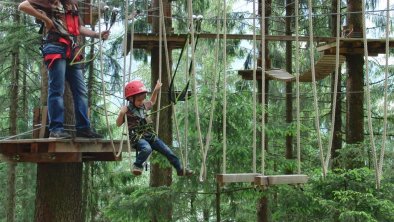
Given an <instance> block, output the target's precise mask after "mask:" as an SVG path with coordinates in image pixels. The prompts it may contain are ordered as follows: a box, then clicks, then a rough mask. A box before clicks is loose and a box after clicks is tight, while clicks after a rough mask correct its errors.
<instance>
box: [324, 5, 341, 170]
mask: <svg viewBox="0 0 394 222" xmlns="http://www.w3.org/2000/svg"><path fill="white" fill-rule="evenodd" d="M336 10H337V12H339V10H341V2H340V1H338V2H337V9H336ZM340 21H341V17H340V14H339V13H337V21H336V26H337V30H336V49H335V50H336V53H335V77H334V78H335V79H334V95H333V101H332V113H331V133H330V139H329V140H328V149H327V154H326V159H325V163H324V167H325V169H328V166H329V163H330V159H331V150H332V142H333V139H334V129H335V113H336V108H337V96H338V90H337V89H338V75H339V73H338V71H339V35H340V32H339V27H340Z"/></svg>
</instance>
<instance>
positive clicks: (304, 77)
mask: <svg viewBox="0 0 394 222" xmlns="http://www.w3.org/2000/svg"><path fill="white" fill-rule="evenodd" d="M345 59H346V57H345V56H339V65H341V64H342V63H344V62H345ZM335 61H336V56H335V55H323V56H321V57H320V58H319V60H318V61H317V62H316V64H315V78H316V81H319V80H322V79H324V78H326V77H327V76H329V75H330V74H331V73H333V72H334V71H335V67H336V64H335ZM261 71H262V70H261V69H258V70H256V79H258V80H261ZM238 74H239V75H241V76H242V78H243V79H245V80H253V70H250V69H248V70H239V71H238ZM265 74H266V78H267V80H277V81H284V82H294V81H296V78H295V76H294V75H292V74H290V73H288V72H287V71H285V70H283V69H270V70H267V71H265ZM300 82H312V70H307V71H305V72H303V73H302V74H301V75H300Z"/></svg>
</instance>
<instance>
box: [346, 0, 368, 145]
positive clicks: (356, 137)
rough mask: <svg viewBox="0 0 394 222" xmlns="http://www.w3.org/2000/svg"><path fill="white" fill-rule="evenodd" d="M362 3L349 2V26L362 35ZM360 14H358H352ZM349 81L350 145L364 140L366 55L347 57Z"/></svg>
mask: <svg viewBox="0 0 394 222" xmlns="http://www.w3.org/2000/svg"><path fill="white" fill-rule="evenodd" d="M361 10H362V5H361V1H352V0H348V11H349V12H350V13H349V15H348V18H347V21H348V25H352V26H353V32H355V33H362V24H361V21H362V15H361ZM352 12H358V13H352ZM346 62H347V69H348V79H347V84H346V96H347V107H346V108H347V112H346V113H347V118H346V140H347V142H348V143H350V144H355V143H359V142H362V141H363V140H364V106H363V105H364V70H363V67H364V55H359V54H357V55H351V56H347V57H346Z"/></svg>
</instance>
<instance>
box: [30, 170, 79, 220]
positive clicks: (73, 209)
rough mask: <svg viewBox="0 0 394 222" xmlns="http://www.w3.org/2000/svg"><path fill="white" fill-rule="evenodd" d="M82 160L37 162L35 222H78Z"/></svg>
mask: <svg viewBox="0 0 394 222" xmlns="http://www.w3.org/2000/svg"><path fill="white" fill-rule="evenodd" d="M81 187H82V163H67V164H65V163H60V164H55V163H40V164H38V167H37V195H36V215H35V221H37V222H46V221H47V222H51V221H57V222H69V221H74V222H80V221H81V222H82V221H84V220H83V216H82V206H81V205H82V198H81V197H82V192H81V191H82V189H81Z"/></svg>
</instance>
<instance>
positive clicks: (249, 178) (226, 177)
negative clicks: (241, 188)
mask: <svg viewBox="0 0 394 222" xmlns="http://www.w3.org/2000/svg"><path fill="white" fill-rule="evenodd" d="M259 175H261V174H259V173H233V174H217V175H216V181H217V182H218V183H219V184H220V185H221V186H223V185H224V184H226V183H241V182H243V183H254V180H255V179H254V178H255V177H256V176H259Z"/></svg>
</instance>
